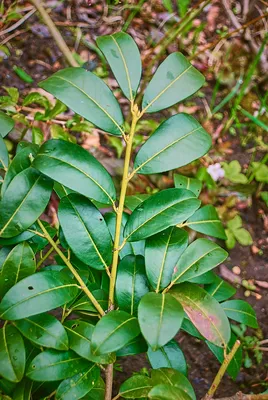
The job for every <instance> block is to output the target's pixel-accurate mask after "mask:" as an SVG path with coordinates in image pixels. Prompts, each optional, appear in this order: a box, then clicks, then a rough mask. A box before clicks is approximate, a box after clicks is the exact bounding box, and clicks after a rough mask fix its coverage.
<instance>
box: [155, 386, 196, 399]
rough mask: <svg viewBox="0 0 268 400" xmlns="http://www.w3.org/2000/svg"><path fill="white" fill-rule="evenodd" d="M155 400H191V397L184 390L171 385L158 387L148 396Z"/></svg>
mask: <svg viewBox="0 0 268 400" xmlns="http://www.w3.org/2000/svg"><path fill="white" fill-rule="evenodd" d="M148 399H153V400H190V399H191V397H190V396H189V395H188V394H187V393H186V392H184V391H183V390H181V389H179V388H177V387H176V386H171V385H164V384H162V385H157V386H154V387H153V389H152V390H151V391H150V392H149V394H148Z"/></svg>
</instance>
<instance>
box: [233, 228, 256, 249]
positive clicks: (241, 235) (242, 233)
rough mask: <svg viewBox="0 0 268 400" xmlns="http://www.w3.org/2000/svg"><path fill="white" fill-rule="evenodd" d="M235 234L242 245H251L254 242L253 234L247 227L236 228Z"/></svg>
mask: <svg viewBox="0 0 268 400" xmlns="http://www.w3.org/2000/svg"><path fill="white" fill-rule="evenodd" d="M233 235H234V237H235V238H236V240H237V241H238V243H240V244H242V246H250V245H251V244H252V243H253V240H252V237H251V234H250V233H249V231H247V230H246V229H245V228H239V229H236V230H234V231H233Z"/></svg>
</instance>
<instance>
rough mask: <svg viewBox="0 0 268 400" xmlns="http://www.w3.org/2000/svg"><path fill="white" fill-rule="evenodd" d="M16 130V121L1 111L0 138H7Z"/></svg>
mask: <svg viewBox="0 0 268 400" xmlns="http://www.w3.org/2000/svg"><path fill="white" fill-rule="evenodd" d="M13 128H14V120H13V119H12V118H10V117H9V116H8V115H6V113H4V112H3V111H0V136H2V137H5V136H6V135H7V134H8V133H9V132H10V131H11V130H12V129H13Z"/></svg>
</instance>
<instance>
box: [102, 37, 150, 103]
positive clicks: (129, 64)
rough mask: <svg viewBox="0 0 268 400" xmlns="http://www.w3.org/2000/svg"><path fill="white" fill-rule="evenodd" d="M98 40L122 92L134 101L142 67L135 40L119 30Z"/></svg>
mask: <svg viewBox="0 0 268 400" xmlns="http://www.w3.org/2000/svg"><path fill="white" fill-rule="evenodd" d="M96 42H97V45H98V46H99V48H100V49H101V51H102V52H103V54H104V55H105V57H106V59H107V61H108V63H109V64H110V66H111V69H112V71H113V74H114V76H115V78H116V80H117V82H118V83H119V86H120V87H121V89H122V92H123V93H124V95H125V96H126V97H127V98H128V99H129V100H130V101H132V102H133V101H134V98H135V96H136V93H137V90H138V87H139V83H140V79H141V69H142V67H141V59H140V52H139V49H138V47H137V45H136V43H135V41H134V40H133V39H132V37H131V36H130V35H128V34H127V33H124V32H117V33H115V34H113V35H107V36H100V37H98V38H97V40H96Z"/></svg>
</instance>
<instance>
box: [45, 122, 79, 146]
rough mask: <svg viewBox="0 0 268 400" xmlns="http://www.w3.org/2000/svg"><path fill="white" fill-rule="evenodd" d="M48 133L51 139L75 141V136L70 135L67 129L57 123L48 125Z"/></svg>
mask: <svg viewBox="0 0 268 400" xmlns="http://www.w3.org/2000/svg"><path fill="white" fill-rule="evenodd" d="M50 133H51V138H52V139H62V140H66V141H67V142H71V143H75V142H76V138H75V136H72V135H70V133H69V132H68V131H67V130H65V129H63V128H62V126H60V125H57V124H52V125H50Z"/></svg>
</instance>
